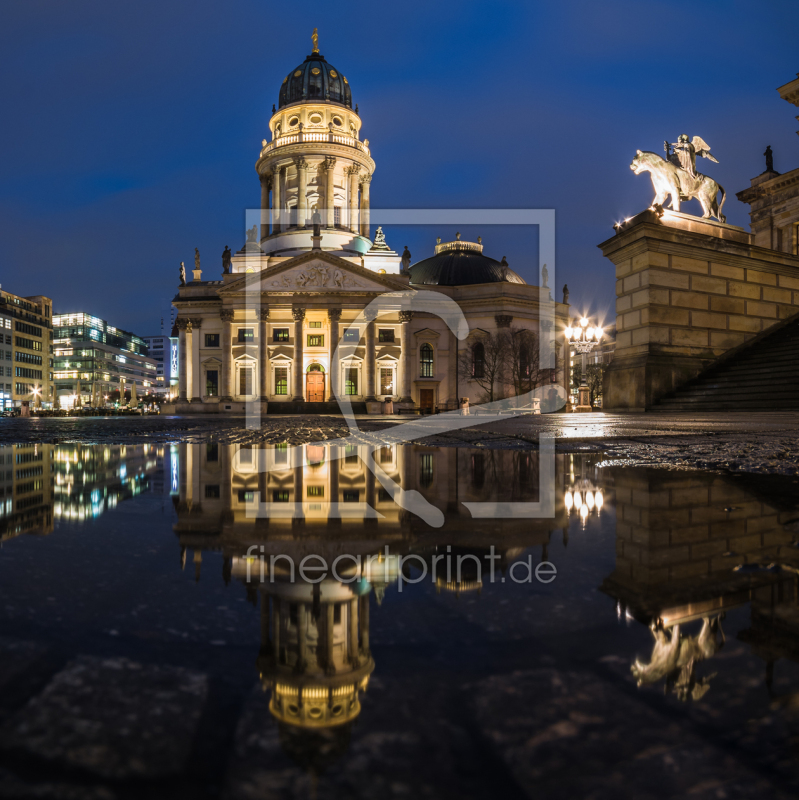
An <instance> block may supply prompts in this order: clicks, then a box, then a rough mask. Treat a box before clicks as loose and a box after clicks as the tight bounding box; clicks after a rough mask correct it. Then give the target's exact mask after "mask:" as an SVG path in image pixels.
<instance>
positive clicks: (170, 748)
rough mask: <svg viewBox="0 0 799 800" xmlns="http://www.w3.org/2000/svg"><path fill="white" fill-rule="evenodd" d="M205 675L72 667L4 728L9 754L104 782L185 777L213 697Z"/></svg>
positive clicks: (106, 665) (121, 664)
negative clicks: (182, 774) (201, 721)
mask: <svg viewBox="0 0 799 800" xmlns="http://www.w3.org/2000/svg"><path fill="white" fill-rule="evenodd" d="M207 690H208V687H207V680H206V678H205V676H203V675H201V674H198V673H195V672H190V671H189V670H186V669H181V668H176V667H162V666H150V665H143V664H138V663H135V662H133V661H128V660H126V659H122V658H114V659H97V658H91V657H86V656H82V657H79V658H77V659H75V660H74V661H72V662H70V663H69V664H68V665H67V666H66V667H65V668H64V669H63V670H62V671H61V672H59V673H58V674H57V675H56V676H55V677H54V678H53V680H52V681H51V682H50V683H49V684H48V685H47V686H46V687H45V689H44V690H43V691H42V692H41V694H39V695H37V696H36V697H34V698H33V699H32V700H30V701H29V702H28V704H27V705H26V706H25V707H24V708H22V709H21V710H20V711H19V712H18V713H17V714H16V715H15V716H14V717H13V718H12V719H11V720H10V721H9V723H8V724H7V725H6V726H5V727H4V729H3V731H2V734H1V735H0V742H1V743H2V746H3V748H4V749H9V748H10V749H12V750H17V749H19V750H22V751H24V752H25V753H26V754H27V755H29V756H34V757H36V758H41V759H43V760H45V761H52V762H56V763H58V764H60V765H62V766H68V767H73V768H78V769H83V770H86V771H88V772H91V773H94V774H96V775H99V776H102V777H104V778H114V779H125V778H159V777H163V776H167V775H172V774H177V773H180V772H181V770H182V768H183V766H184V764H185V762H186V759H187V757H188V755H189V751H190V750H191V746H192V742H193V738H194V735H195V733H196V730H197V725H198V721H199V718H200V714H201V712H202V709H203V705H204V702H205V697H206V694H207Z"/></svg>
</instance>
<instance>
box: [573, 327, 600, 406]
mask: <svg viewBox="0 0 799 800" xmlns="http://www.w3.org/2000/svg"><path fill="white" fill-rule="evenodd" d="M565 333H566V338H567V339H568V341H569V342H570V343H571V344H573V345H574V349H575V350H576V351H577V352H578V353H580V354H581V355H582V357H583V359H582V375H581V379H582V380H581V383H580V388H579V389H578V390H577V391H578V392H579V397H580V399H579V401H578V403H577V408H575V409H574V410H575V411H577V412H579V413H585V412H589V411H593V408H592V407H591V390H590V389H589V388H588V382H587V380H586V376H587V374H588V354H589V353H590V352H591V351H592V350H593V349H594V346H595V345H597V344H599V342H600V340H601V339H602V334H603V331H602V328H600V327H599V326H597V327H596V328H592V327H589V325H588V318H587V317H583V318H582V319H581V320H580V324H579V326H577V325H575V326H572V325H571V324H570V325H569V327H568V328H566V331H565Z"/></svg>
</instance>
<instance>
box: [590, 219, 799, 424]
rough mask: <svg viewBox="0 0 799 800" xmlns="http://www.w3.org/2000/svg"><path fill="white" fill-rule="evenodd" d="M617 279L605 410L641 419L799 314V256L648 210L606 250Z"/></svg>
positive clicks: (715, 226) (736, 231) (737, 231)
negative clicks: (690, 382)
mask: <svg viewBox="0 0 799 800" xmlns="http://www.w3.org/2000/svg"><path fill="white" fill-rule="evenodd" d="M600 248H601V249H602V252H603V254H604V255H605V256H607V257H608V258H609V259H610V260H611V261H612V262H613V264H614V266H615V271H616V313H617V336H616V352H615V355H614V359H613V362H612V363H611V366H610V369H609V370H608V373H607V376H606V383H605V389H604V405H605V408H608V409H616V410H625V409H626V410H635V411H643V410H646V409H647V408H651V407H652V406H653V405H654V404H655V403H656V402H657V400H658V399H659V398H660V397H662V396H663V395H665V394H667V393H668V392H670V391H673V390H674V389H675V388H677V387H678V386H680V385H681V384H683V383H685V382H686V381H688V380H690V379H691V378H692V377H694V376H695V375H697V374H698V373H699V372H701V371H702V370H703V369H705V368H706V367H707V366H709V365H710V364H711V363H712V362H713V361H714V360H715V359H716V358H718V357H719V356H721V355H722V354H724V353H726V352H727V351H728V350H731V349H732V348H734V347H737V346H738V345H741V344H743V343H744V342H745V341H747V340H748V339H751V338H753V337H754V336H755V335H757V334H758V333H760V332H761V331H764V330H766V329H768V328H769V327H770V326H772V325H774V324H775V323H777V322H779V321H780V320H783V319H786V318H787V317H790V316H792V315H793V314H796V313H797V312H799V256H792V255H790V254H789V253H781V252H776V251H773V250H769V249H766V248H762V247H757V246H755V245H754V244H753V243H752V235H751V234H749V233H747V232H746V231H744V230H743V229H741V228H735V227H733V226H731V225H722V224H720V223H717V222H713V221H710V220H702V219H698V218H696V217H691V216H689V215H687V214H678V213H675V212H669V211H666V212H664V213H663V214H662V216H658V215H657V214H655V213H654V212H653V211H645V212H643V213H642V214H639V215H638V216H637V217H635V218H633V219H632V220H629V221H628V222H626V223H625V224H624V225H622V226H619V228H618V232H617V234H616V235H615V236H614V237H612V238H611V239H609V240H607V241H606V242H603V243H602V244H601V245H600Z"/></svg>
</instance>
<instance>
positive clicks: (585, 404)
mask: <svg viewBox="0 0 799 800" xmlns="http://www.w3.org/2000/svg"><path fill="white" fill-rule="evenodd" d="M577 391H578V393H579V400H578V403H577V407H576V408H575V409H574V410H575V411H576V412H577V413H578V414H585V413H589V412H591V411H593V408H591V390H590V389H589V388H588V387H587V386H586V385H585V384H583V385H582V386H581V387H580V388H579V389H578V390H577Z"/></svg>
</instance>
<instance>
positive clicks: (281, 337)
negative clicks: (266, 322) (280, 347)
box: [272, 328, 289, 342]
mask: <svg viewBox="0 0 799 800" xmlns="http://www.w3.org/2000/svg"><path fill="white" fill-rule="evenodd" d="M288 340H289V329H288V328H275V329H274V330H273V331H272V341H273V342H287V341H288Z"/></svg>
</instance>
